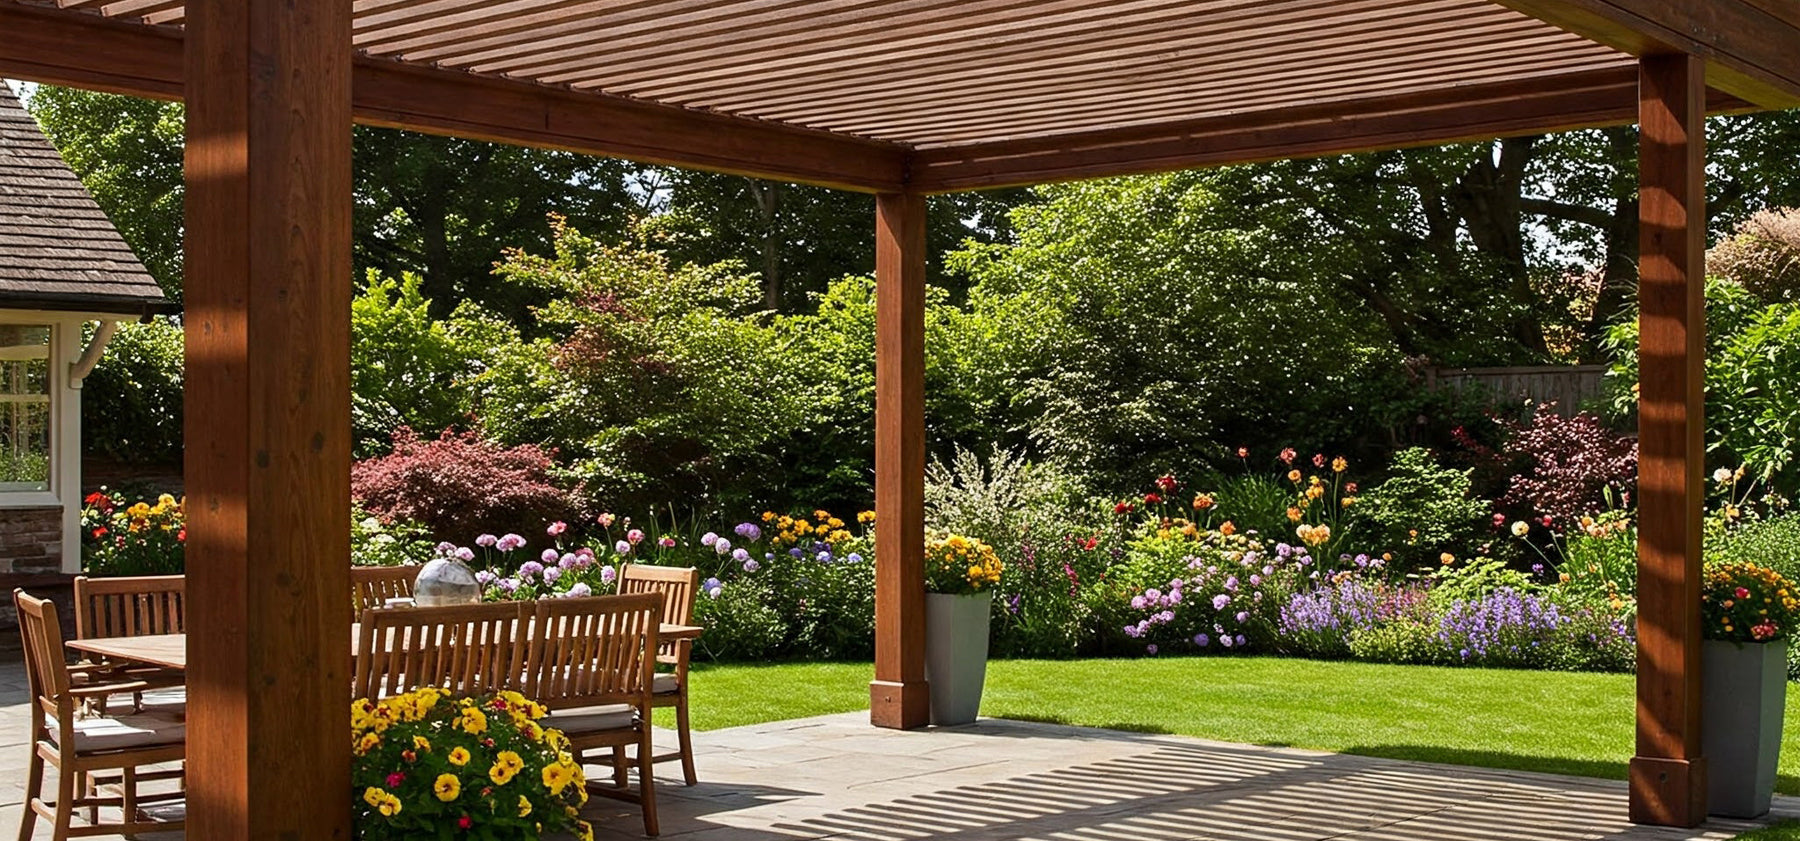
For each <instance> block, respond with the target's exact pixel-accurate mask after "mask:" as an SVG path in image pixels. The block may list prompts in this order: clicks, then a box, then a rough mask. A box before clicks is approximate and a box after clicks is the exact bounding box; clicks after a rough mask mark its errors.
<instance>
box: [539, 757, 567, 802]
mask: <svg viewBox="0 0 1800 841" xmlns="http://www.w3.org/2000/svg"><path fill="white" fill-rule="evenodd" d="M541 776H542V777H543V780H544V788H546V789H549V790H550V794H551V796H553V797H561V796H562V793H563V789H565V788H568V787H569V782H570V781H571V780H572V779H573V778H574V777H573V774H571V773H570V769H569V766H568V765H565V764H563V763H561V762H556V763H552V764H550V765H545V766H544V772H543V774H542V775H541Z"/></svg>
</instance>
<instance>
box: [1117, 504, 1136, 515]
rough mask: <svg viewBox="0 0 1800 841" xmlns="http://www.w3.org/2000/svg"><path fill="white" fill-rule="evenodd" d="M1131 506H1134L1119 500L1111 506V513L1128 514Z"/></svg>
mask: <svg viewBox="0 0 1800 841" xmlns="http://www.w3.org/2000/svg"><path fill="white" fill-rule="evenodd" d="M1133 507H1135V506H1133V505H1132V504H1131V503H1129V502H1121V503H1119V504H1118V505H1115V506H1113V513H1114V514H1130V513H1131V509H1132V508H1133Z"/></svg>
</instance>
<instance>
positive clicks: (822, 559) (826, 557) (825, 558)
mask: <svg viewBox="0 0 1800 841" xmlns="http://www.w3.org/2000/svg"><path fill="white" fill-rule="evenodd" d="M815 560H817V561H818V562H819V563H822V564H828V563H831V553H830V552H820V553H819V554H818V556H817V557H816V558H815Z"/></svg>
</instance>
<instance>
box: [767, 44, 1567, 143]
mask: <svg viewBox="0 0 1800 841" xmlns="http://www.w3.org/2000/svg"><path fill="white" fill-rule="evenodd" d="M1540 38H1541V40H1538V41H1523V40H1521V41H1514V42H1510V43H1509V44H1508V50H1507V54H1506V55H1505V56H1496V55H1495V54H1494V53H1493V51H1492V48H1491V46H1490V45H1488V44H1485V43H1473V44H1468V45H1463V46H1457V47H1455V48H1451V49H1444V50H1439V51H1434V52H1433V54H1432V56H1431V60H1430V61H1429V62H1423V61H1415V60H1409V56H1410V55H1411V54H1412V53H1413V52H1414V50H1416V46H1415V45H1399V46H1392V47H1390V46H1388V45H1387V44H1386V43H1385V42H1384V45H1383V47H1382V48H1381V49H1368V48H1365V49H1362V50H1350V51H1346V52H1344V53H1343V54H1342V55H1341V57H1340V58H1339V60H1338V61H1336V62H1331V63H1326V64H1322V65H1319V66H1317V67H1310V68H1283V67H1280V66H1279V65H1277V66H1275V67H1272V68H1268V72H1265V73H1259V72H1256V71H1257V69H1258V68H1247V69H1245V68H1239V67H1237V66H1235V65H1223V66H1222V65H1216V64H1212V63H1210V62H1209V61H1208V60H1207V59H1205V58H1202V59H1199V60H1197V61H1195V62H1194V63H1193V65H1194V70H1195V72H1194V73H1192V74H1189V75H1187V76H1185V77H1183V78H1184V81H1183V82H1181V83H1180V84H1168V83H1165V82H1162V81H1161V80H1158V79H1145V78H1143V77H1142V76H1138V77H1135V78H1134V77H1131V76H1127V77H1125V78H1124V79H1121V80H1120V81H1119V82H1118V83H1117V84H1110V85H1096V86H1094V87H1093V88H1090V89H1084V90H1083V91H1082V92H1081V93H1080V94H1079V95H1076V94H1071V93H1069V92H1066V91H1057V90H1055V89H1048V90H1041V91H1037V92H1021V93H1017V94H1015V93H1014V92H1012V91H1010V90H1008V91H1006V92H1005V95H1004V96H1000V97H995V98H983V97H978V96H977V97H963V98H958V99H954V100H952V101H950V102H946V103H944V104H943V105H942V106H941V107H937V108H929V107H928V108H923V109H903V108H896V109H893V110H880V109H872V110H870V111H868V112H866V113H865V114H864V115H861V117H860V118H845V119H836V118H835V117H834V116H832V115H828V116H825V117H821V118H819V119H817V120H795V122H798V123H801V124H811V125H820V126H830V127H831V129H832V130H835V131H843V132H848V133H854V134H872V135H874V134H883V133H887V132H905V131H918V130H930V129H932V128H934V127H937V126H943V125H961V124H963V123H965V122H966V121H967V120H968V119H970V118H973V119H977V120H1004V121H1015V120H1019V119H1023V118H1028V117H1031V116H1034V115H1038V114H1044V113H1051V114H1061V115H1064V116H1065V117H1073V116H1075V115H1077V114H1081V113H1086V111H1087V109H1088V108H1089V107H1090V106H1092V107H1095V108H1100V109H1110V110H1112V111H1113V112H1114V113H1119V114H1130V113H1134V112H1138V111H1142V110H1144V109H1145V108H1146V107H1148V106H1154V105H1157V104H1160V103H1163V102H1167V101H1169V100H1185V101H1186V102H1187V103H1188V107H1189V108H1190V109H1191V110H1193V111H1196V112H1204V111H1211V110H1215V109H1216V106H1215V105H1214V104H1213V102H1214V101H1216V100H1217V99H1220V98H1224V99H1232V100H1240V101H1241V100H1245V99H1252V100H1253V99H1254V98H1255V97H1258V96H1261V95H1264V94H1268V95H1280V94H1282V93H1284V92H1289V91H1295V90H1299V89H1303V88H1305V89H1316V88H1317V87H1318V86H1319V85H1320V84H1321V83H1322V84H1324V85H1327V86H1336V87H1343V86H1350V87H1351V88H1355V87H1361V86H1369V85H1372V84H1376V82H1377V80H1382V81H1383V82H1385V81H1386V80H1389V79H1395V78H1404V79H1423V80H1424V81H1426V82H1427V84H1423V85H1421V87H1434V86H1439V85H1448V84H1454V83H1456V82H1458V81H1466V80H1467V79H1465V78H1464V77H1463V75H1462V74H1467V73H1475V72H1480V71H1482V70H1485V69H1488V68H1493V69H1495V70H1496V72H1497V73H1498V74H1500V75H1501V76H1503V77H1504V76H1506V75H1518V74H1517V73H1511V72H1509V71H1508V68H1510V67H1519V66H1522V65H1523V64H1525V63H1528V61H1529V60H1530V59H1532V58H1534V57H1537V56H1549V57H1551V58H1554V59H1557V60H1559V61H1561V63H1562V64H1564V65H1568V64H1571V63H1574V64H1585V63H1589V62H1591V61H1592V59H1591V58H1590V57H1586V56H1574V57H1571V56H1569V55H1568V53H1567V51H1566V50H1564V49H1562V46H1563V45H1562V44H1561V43H1560V41H1561V39H1560V38H1559V37H1557V36H1555V35H1549V36H1540ZM1358 71H1368V75H1367V76H1366V77H1362V78H1358V79H1356V80H1354V81H1350V80H1347V79H1346V78H1345V74H1348V73H1354V72H1358ZM1520 72H1521V73H1523V72H1527V71H1524V70H1521V71H1520ZM1433 79H1436V80H1439V84H1438V85H1432V84H1429V82H1430V81H1431V80H1433ZM1197 95H1203V96H1210V97H1211V98H1209V99H1204V100H1198V101H1196V100H1194V99H1193V97H1195V96H1197ZM1123 97H1130V99H1129V100H1128V101H1127V100H1124V99H1123Z"/></svg>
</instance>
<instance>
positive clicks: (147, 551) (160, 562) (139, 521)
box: [81, 488, 187, 575]
mask: <svg viewBox="0 0 1800 841" xmlns="http://www.w3.org/2000/svg"><path fill="white" fill-rule="evenodd" d="M183 504H184V500H179V499H176V498H175V497H173V496H171V495H169V494H163V495H161V496H159V497H157V499H156V502H155V503H154V504H152V503H149V502H143V501H138V502H134V503H132V504H130V505H126V504H125V503H124V500H121V499H115V498H114V497H113V496H112V495H111V494H110V493H108V492H107V490H106V489H105V488H101V489H100V490H98V491H95V492H94V493H91V494H88V495H87V498H86V499H85V500H83V505H82V509H81V549H82V552H81V555H82V566H83V567H84V568H85V569H86V570H87V572H88V574H89V575H174V574H177V573H180V572H181V571H182V570H183V568H184V565H185V561H184V558H185V555H186V547H187V515H186V513H185V511H184V510H183Z"/></svg>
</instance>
